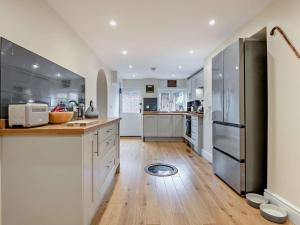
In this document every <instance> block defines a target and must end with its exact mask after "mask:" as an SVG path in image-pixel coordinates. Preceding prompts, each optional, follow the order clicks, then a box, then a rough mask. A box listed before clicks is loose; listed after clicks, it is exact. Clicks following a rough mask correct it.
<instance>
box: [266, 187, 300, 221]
mask: <svg viewBox="0 0 300 225" xmlns="http://www.w3.org/2000/svg"><path fill="white" fill-rule="evenodd" d="M264 196H265V197H266V198H267V199H269V201H270V202H271V203H273V204H275V205H278V206H281V207H283V208H284V209H285V210H286V211H287V212H288V216H289V220H290V221H291V222H293V223H294V224H295V225H300V208H299V207H297V206H295V205H293V204H292V203H290V202H289V201H287V200H285V199H284V198H282V197H280V196H279V195H277V194H275V193H273V192H271V191H270V190H268V189H266V190H265V192H264Z"/></svg>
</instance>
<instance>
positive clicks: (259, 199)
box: [246, 193, 269, 209]
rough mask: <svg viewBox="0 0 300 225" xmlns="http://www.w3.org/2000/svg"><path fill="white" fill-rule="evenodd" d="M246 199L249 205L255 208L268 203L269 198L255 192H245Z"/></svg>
mask: <svg viewBox="0 0 300 225" xmlns="http://www.w3.org/2000/svg"><path fill="white" fill-rule="evenodd" d="M246 199H247V203H248V204H249V205H250V206H252V207H254V208H257V209H259V206H260V205H261V204H266V203H269V200H268V199H267V198H265V197H264V196H262V195H259V194H255V193H249V194H246Z"/></svg>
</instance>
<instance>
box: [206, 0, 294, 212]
mask: <svg viewBox="0 0 300 225" xmlns="http://www.w3.org/2000/svg"><path fill="white" fill-rule="evenodd" d="M299 12H300V1H299V0H285V1H280V0H274V2H273V3H272V4H271V5H270V6H268V7H267V8H266V9H265V10H264V11H263V12H261V13H260V14H259V15H258V16H257V17H255V18H254V19H253V20H252V21H250V22H249V23H248V24H247V25H245V26H244V27H242V28H241V29H240V30H239V31H238V32H236V33H235V34H233V35H232V36H231V37H230V38H229V39H228V40H226V41H225V42H224V43H223V44H222V45H220V46H219V47H218V49H216V50H215V51H214V52H213V53H211V54H210V56H209V57H208V58H207V60H206V63H205V90H211V58H212V57H213V56H214V55H216V54H217V53H218V52H219V51H220V50H222V49H223V48H225V47H226V46H227V45H229V44H230V43H231V42H233V41H234V40H237V38H239V37H250V36H252V35H253V34H255V33H256V32H258V31H259V30H261V29H263V28H264V27H267V30H268V37H267V40H268V64H269V65H268V68H269V74H268V79H269V81H268V85H269V87H268V91H269V126H268V127H269V134H268V154H269V156H268V189H269V190H270V191H271V192H273V193H275V194H277V195H279V196H280V197H282V198H283V199H285V200H287V201H288V202H290V203H291V204H293V205H294V206H296V207H298V209H299V207H300V194H299V190H300V179H299V171H300V151H299V140H300V120H299V112H300V101H299V100H298V96H299V91H298V90H299V84H300V60H299V59H297V58H296V57H295V55H294V53H293V52H292V51H291V49H290V48H289V47H288V46H287V44H286V43H285V42H284V40H283V38H282V37H281V36H280V35H279V34H276V36H275V37H271V36H270V35H269V32H270V30H271V29H272V28H273V26H275V25H279V26H280V27H282V28H283V29H284V30H285V32H286V33H287V35H288V36H289V37H290V39H291V41H292V42H293V43H294V44H295V46H296V48H297V49H298V50H300V29H299V27H298V26H299V19H300V18H299ZM205 97H206V99H207V102H206V104H207V105H208V106H211V93H209V94H208V93H207V92H206V95H205ZM210 113H211V111H210ZM204 126H205V127H210V128H209V129H208V130H209V131H211V118H205V125H204ZM204 144H205V148H206V150H207V151H211V147H212V133H211V132H210V133H209V134H207V135H206V136H205V140H204Z"/></svg>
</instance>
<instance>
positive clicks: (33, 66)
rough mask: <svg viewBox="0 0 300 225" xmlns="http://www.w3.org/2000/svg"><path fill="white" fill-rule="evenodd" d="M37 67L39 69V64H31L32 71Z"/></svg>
mask: <svg viewBox="0 0 300 225" xmlns="http://www.w3.org/2000/svg"><path fill="white" fill-rule="evenodd" d="M39 67H40V66H39V64H33V65H32V68H33V69H38V68H39Z"/></svg>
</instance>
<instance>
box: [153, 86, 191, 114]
mask: <svg viewBox="0 0 300 225" xmlns="http://www.w3.org/2000/svg"><path fill="white" fill-rule="evenodd" d="M158 105H159V110H160V111H168V112H172V111H184V110H185V108H186V100H185V92H184V91H183V90H159V98H158Z"/></svg>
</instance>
